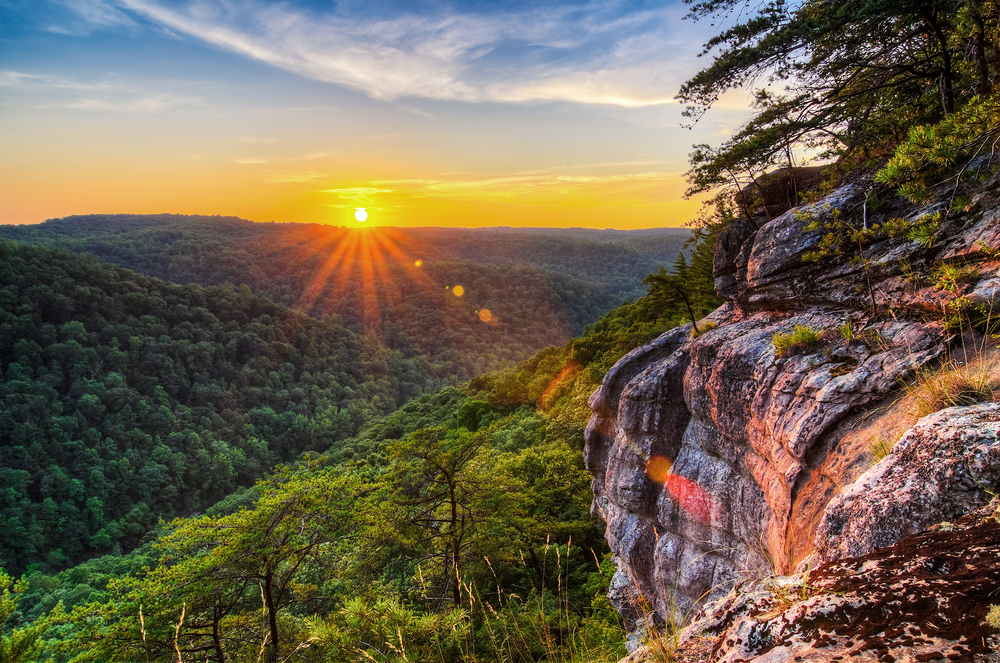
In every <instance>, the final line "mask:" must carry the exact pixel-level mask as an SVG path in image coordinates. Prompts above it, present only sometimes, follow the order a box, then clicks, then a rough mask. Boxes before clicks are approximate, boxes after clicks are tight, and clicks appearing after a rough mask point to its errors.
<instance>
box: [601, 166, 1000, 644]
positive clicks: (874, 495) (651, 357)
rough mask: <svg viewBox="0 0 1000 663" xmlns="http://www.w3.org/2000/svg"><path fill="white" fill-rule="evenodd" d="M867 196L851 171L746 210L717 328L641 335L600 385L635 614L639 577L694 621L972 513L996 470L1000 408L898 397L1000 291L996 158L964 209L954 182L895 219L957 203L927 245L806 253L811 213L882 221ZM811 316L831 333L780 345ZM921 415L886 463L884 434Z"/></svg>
mask: <svg viewBox="0 0 1000 663" xmlns="http://www.w3.org/2000/svg"><path fill="white" fill-rule="evenodd" d="M986 172H989V171H988V170H987V171H986ZM869 196H870V193H869V188H868V186H867V185H866V184H865V183H863V182H862V183H860V184H851V185H847V186H844V187H842V188H840V189H839V190H837V191H835V192H834V193H832V194H831V195H829V196H827V197H826V198H825V199H823V200H820V201H819V202H817V203H815V204H813V205H810V206H807V207H805V208H799V209H794V210H789V211H787V212H785V213H783V214H781V215H780V216H778V217H777V218H775V219H774V220H772V221H769V222H766V223H763V224H760V227H759V228H755V227H754V224H753V223H752V222H746V221H743V222H737V223H735V224H733V226H732V227H730V228H729V229H728V230H727V231H726V232H724V233H723V234H722V235H721V236H720V237H719V240H718V242H717V245H716V263H715V276H716V289H717V291H718V292H719V294H720V295H722V296H723V297H725V298H726V299H727V300H728V303H727V304H725V305H724V306H723V307H721V308H720V309H719V310H717V311H716V312H715V313H713V314H712V315H711V316H709V318H707V319H706V321H707V322H709V323H714V325H715V326H714V327H712V328H711V329H709V331H707V332H705V333H702V334H701V335H699V336H696V337H692V333H691V332H692V329H691V325H686V326H684V327H681V328H678V329H675V330H672V331H670V332H667V333H666V334H664V335H663V336H661V337H660V338H658V339H656V340H655V341H653V342H652V343H650V344H649V345H646V346H644V347H641V348H638V349H636V350H634V351H632V352H631V353H630V354H628V355H627V356H625V357H624V358H623V359H621V360H620V361H619V362H618V363H617V364H616V365H615V366H614V367H613V368H612V369H611V370H610V371H609V372H608V374H607V375H606V377H605V379H604V381H603V384H602V385H601V387H600V388H599V389H598V390H597V391H596V392H595V393H594V394H593V396H592V397H591V400H590V405H591V409H592V411H593V416H592V418H591V420H590V423H589V424H588V427H587V433H586V449H585V458H586V463H587V468H588V469H589V471H590V472H591V473H592V474H593V476H594V482H593V490H594V496H595V497H594V502H593V509H594V511H595V513H596V514H597V515H598V516H599V517H601V518H603V520H604V521H605V522H606V524H607V539H608V541H609V543H610V545H611V548H612V550H613V551H614V553H615V554H616V556H617V558H618V564H619V569H620V571H619V576H618V577H617V578H616V579H615V583H614V588H613V594H614V596H613V600H615V601H617V605H618V607H619V609H620V611H621V612H622V613H623V615H625V616H626V618H627V619H631V620H635V619H637V618H638V617H639V616H640V614H639V611H638V610H637V609H636V608H635V605H636V604H637V601H635V600H634V599H629V592H636V591H638V592H641V594H643V595H644V596H645V597H646V598H647V599H648V600H649V601H650V603H651V604H652V606H653V607H654V609H655V611H656V612H657V613H658V614H659V616H660V618H662V619H668V618H671V617H673V618H676V617H684V616H686V615H688V614H693V612H691V608H692V606H696V607H700V606H702V605H704V604H705V603H707V601H709V600H711V599H715V598H718V597H720V596H723V595H725V594H727V593H728V592H730V590H732V589H733V588H734V587H735V586H736V585H737V584H738V583H741V582H743V581H746V580H748V579H753V578H758V579H759V578H762V577H767V576H770V575H773V574H789V573H792V572H794V571H795V570H796V567H798V568H799V570H800V571H801V570H803V569H805V568H808V567H812V568H815V567H817V566H818V565H819V564H822V563H825V562H831V561H834V560H841V559H844V558H847V557H854V556H859V555H865V554H868V553H871V552H872V551H873V550H875V549H876V548H880V547H883V546H888V545H892V544H894V543H896V542H897V541H899V540H900V539H901V538H903V537H904V536H907V535H910V534H913V533H916V532H919V531H921V530H923V529H925V528H926V527H927V526H929V525H932V524H934V523H938V522H940V521H942V520H949V519H955V518H958V517H960V516H962V515H963V514H965V513H968V512H970V511H972V510H973V509H975V508H977V507H979V506H981V505H983V504H984V503H986V502H987V501H988V500H989V494H988V492H987V490H985V489H989V490H993V491H995V490H997V487H998V486H1000V442H998V434H997V429H998V422H1000V409H998V408H996V407H992V408H985V409H982V410H980V411H977V413H976V414H975V415H974V416H973V415H972V414H970V413H968V412H965V413H963V412H959V411H945V412H943V413H939V414H936V415H932V416H931V417H929V418H927V419H925V420H923V421H921V422H919V423H917V418H916V417H915V416H911V415H910V413H909V406H908V405H906V404H905V403H904V404H903V405H902V406H901V405H900V400H901V399H902V400H905V398H904V395H903V393H902V391H901V389H900V385H901V381H903V380H906V379H910V378H912V376H913V375H914V372H915V371H916V370H918V369H919V368H920V367H928V369H929V368H931V367H936V366H937V365H939V364H940V363H941V362H942V361H943V360H945V359H950V360H955V359H956V355H955V349H956V348H961V347H962V345H963V343H962V341H963V339H962V338H961V335H960V334H958V333H957V330H956V328H955V327H954V326H949V325H948V324H947V321H948V319H949V318H953V317H954V312H955V311H957V310H959V309H962V310H964V311H965V312H966V314H969V313H971V312H973V311H975V310H976V309H977V308H978V309H979V310H980V312H982V311H986V312H987V313H988V311H989V310H990V308H991V307H993V306H994V304H995V303H996V299H997V297H996V291H997V290H998V286H1000V276H998V275H1000V259H998V250H1000V174H997V173H993V174H991V175H990V176H989V177H988V178H986V181H985V182H983V183H981V184H979V185H978V186H977V187H976V188H975V189H974V190H973V191H972V195H971V201H970V202H969V204H968V205H967V206H965V208H964V209H957V208H956V209H950V208H949V204H950V200H948V199H945V198H944V197H943V196H942V200H941V201H939V202H937V203H935V204H932V205H925V206H923V207H916V206H909V207H906V206H902V205H901V206H900V207H898V208H897V209H894V210H891V211H889V212H885V213H883V214H882V217H879V218H888V217H889V216H900V217H903V218H904V219H909V220H910V221H911V222H912V221H914V220H918V219H925V218H932V217H930V216H928V215H930V214H933V213H935V212H939V211H942V210H947V213H945V214H942V215H941V216H940V217H937V218H938V219H944V221H943V223H941V224H940V225H939V226H935V227H934V234H933V237H932V238H931V241H930V242H923V243H921V242H919V241H913V240H911V239H909V238H908V237H907V235H906V234H905V233H904V234H902V235H900V236H898V237H895V238H887V239H884V240H882V241H879V242H877V243H874V244H869V245H867V246H864V247H863V248H862V249H859V250H858V251H857V252H855V254H854V255H853V256H851V255H848V254H846V253H845V255H841V256H833V257H828V258H825V259H822V260H819V261H813V262H810V261H809V260H806V259H805V258H804V256H807V254H808V253H809V252H811V251H815V250H816V249H817V247H819V246H820V243H821V240H822V235H823V233H822V232H821V231H819V230H815V231H809V230H807V226H809V224H810V223H811V222H814V221H816V220H817V219H819V220H820V221H822V220H823V219H829V218H830V217H831V215H834V214H836V215H839V218H840V219H846V220H848V221H850V222H851V223H853V224H854V225H855V226H861V225H862V224H865V223H874V221H873V219H874V218H876V217H875V215H874V214H873V212H872V210H871V207H870V199H869ZM835 210H836V212H835ZM928 243H929V244H930V246H926V244H928ZM851 258H853V260H852V259H851ZM945 268H950V271H948V269H945ZM921 272H922V273H923V277H921ZM931 274H933V276H930V275H931ZM949 275H950V277H949ZM922 278H923V280H922ZM947 278H951V280H950V281H949V280H947ZM873 298H874V300H875V304H876V305H877V312H875V313H873V312H872V306H871V300H872V299H873ZM998 310H1000V309H998ZM848 321H851V322H850V326H849V327H843V325H845V323H847V322H848ZM796 326H803V327H808V328H810V329H813V330H817V331H821V332H822V338H821V340H820V341H819V342H817V343H813V344H811V345H805V346H801V347H793V348H792V349H791V350H790V351H788V352H786V353H785V354H784V355H782V354H781V353H779V351H778V350H777V349H776V347H775V345H774V343H773V342H772V339H773V338H774V337H775V335H777V334H782V333H789V332H791V331H792V330H793V329H795V328H796ZM705 327H711V324H709V325H705ZM838 327H841V332H840V333H838V331H837V329H838ZM981 340H982V339H979V341H974V340H973V339H972V338H971V337H969V338H966V339H965V350H967V351H970V352H967V353H966V354H968V355H970V356H964V355H963V356H961V357H958V358H957V359H958V361H960V362H964V361H966V360H970V359H972V357H971V355H977V356H978V357H979V358H980V359H981V358H982V355H984V354H987V355H988V352H986V350H985V349H984V346H982V345H978V346H977V348H976V349H977V351H976V352H971V349H972V344H973V343H974V342H981ZM993 345H996V343H995V341H994V342H993ZM915 424H916V425H915ZM911 428H912V430H909V432H906V434H905V435H903V437H902V440H901V441H900V442H899V443H898V444H897V445H896V447H895V448H894V449H893V451H892V453H890V454H889V455H888V456H887V457H886V458H885V459H884V460H882V461H881V462H878V463H875V459H874V458H873V457H872V455H871V454H870V453H869V452H868V451H867V449H868V447H869V446H870V444H871V443H872V441H873V440H875V439H876V438H878V437H885V438H886V439H888V440H890V441H891V440H894V439H895V438H897V437H898V436H899V435H900V434H901V433H904V432H905V431H907V430H908V429H911ZM997 602H1000V599H998V600H997ZM727 660H729V659H727ZM733 660H736V659H733Z"/></svg>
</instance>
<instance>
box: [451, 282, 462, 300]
mask: <svg viewBox="0 0 1000 663" xmlns="http://www.w3.org/2000/svg"><path fill="white" fill-rule="evenodd" d="M451 291H452V292H453V293H454V294H455V296H456V297H461V296H462V295H464V294H465V288H463V287H462V286H460V285H456V286H455V287H454V288H452V289H451Z"/></svg>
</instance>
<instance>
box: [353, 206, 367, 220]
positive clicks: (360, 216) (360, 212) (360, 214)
mask: <svg viewBox="0 0 1000 663" xmlns="http://www.w3.org/2000/svg"><path fill="white" fill-rule="evenodd" d="M354 218H355V219H357V220H358V221H360V222H362V223H364V222H365V221H366V220H367V219H368V212H366V211H365V208H364V207H359V208H357V211H356V212H355V213H354Z"/></svg>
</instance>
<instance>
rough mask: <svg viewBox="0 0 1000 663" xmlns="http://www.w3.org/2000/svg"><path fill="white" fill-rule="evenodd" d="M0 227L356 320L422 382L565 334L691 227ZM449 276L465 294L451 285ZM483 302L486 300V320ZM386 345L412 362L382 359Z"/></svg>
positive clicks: (198, 219)
mask: <svg viewBox="0 0 1000 663" xmlns="http://www.w3.org/2000/svg"><path fill="white" fill-rule="evenodd" d="M0 235H2V236H5V237H9V238H13V239H17V240H19V241H22V242H32V243H39V244H45V245H48V246H54V247H59V248H65V249H70V250H73V251H77V252H88V253H91V254H92V255H94V256H96V257H98V258H99V259H101V260H106V261H109V262H112V263H114V264H117V265H119V266H121V267H126V268H129V269H133V270H135V271H137V272H140V273H142V274H146V275H148V276H155V277H158V278H162V279H166V280H169V281H174V282H177V283H198V284H200V285H203V286H210V285H223V284H225V283H232V284H234V286H235V287H236V288H240V287H242V286H246V287H248V288H249V289H250V291H251V292H253V293H254V294H257V295H260V296H263V297H267V298H268V299H270V300H272V301H274V302H278V303H280V304H283V305H285V306H287V307H289V308H296V309H298V310H301V311H303V312H305V313H307V314H309V315H312V316H314V317H316V318H320V319H322V318H323V317H324V316H338V317H339V319H340V320H341V321H342V322H343V324H344V326H345V327H347V328H348V329H350V330H351V331H353V332H355V333H358V334H366V335H367V334H371V335H372V339H371V340H370V346H371V347H370V350H369V352H370V354H371V357H370V359H369V360H368V365H366V366H365V369H366V370H367V371H368V372H369V373H371V374H372V378H373V379H375V380H377V381H378V382H380V383H389V382H393V381H394V378H396V379H398V380H399V381H401V382H403V383H405V384H408V385H415V386H418V387H420V389H419V390H418V393H419V392H423V391H429V390H432V389H434V388H436V387H438V386H440V385H441V384H453V385H455V384H458V383H460V382H463V381H465V380H469V379H470V378H472V377H474V376H476V375H479V374H481V373H484V372H487V371H492V370H497V369H501V368H504V367H507V366H509V365H511V364H512V363H514V362H517V361H521V360H523V359H525V358H527V357H529V356H530V355H531V354H532V353H534V352H537V351H538V350H540V349H542V348H545V347H547V346H549V345H562V344H563V343H565V342H566V341H567V340H569V339H570V337H571V336H572V335H573V334H578V333H580V332H582V331H583V329H584V327H585V326H586V325H587V324H589V323H591V322H593V321H594V320H596V319H597V318H598V317H600V316H601V315H602V314H604V313H605V312H606V311H607V310H608V309H610V308H612V307H613V306H615V305H617V304H618V303H620V302H621V301H622V299H623V298H625V297H636V296H638V295H639V294H641V292H642V288H641V285H640V282H641V281H642V278H643V277H644V276H645V275H646V274H648V273H649V272H650V271H651V270H655V269H656V267H657V266H658V265H659V264H661V263H662V262H669V261H670V260H673V259H674V258H675V257H676V256H677V254H678V252H679V251H680V249H681V247H682V246H683V244H684V242H685V240H686V239H687V238H688V237H689V236H690V233H689V231H686V230H678V229H659V230H647V231H634V232H624V231H617V232H616V231H587V230H582V229H567V230H561V231H554V230H551V229H550V230H538V231H535V230H531V229H465V228H448V229H441V228H418V229H388V228H385V229H365V230H349V229H345V228H336V227H331V226H321V225H307V224H298V223H290V224H274V223H252V222H250V221H245V220H242V219H238V218H235V217H203V216H180V215H128V214H122V215H90V216H74V217H67V218H65V219H50V220H48V221H46V222H45V223H42V224H39V225H37V226H13V227H5V228H0ZM418 259H419V260H421V261H422V265H421V266H420V267H419V268H418V267H416V266H415V261H416V260H418ZM456 284H460V285H462V286H463V288H464V290H465V294H464V295H463V296H462V297H456V296H454V295H453V294H452V293H453V290H451V289H450V286H453V285H456ZM482 309H487V310H489V311H490V312H491V317H490V319H489V321H488V322H484V321H483V320H482V319H481V318H480V316H479V313H480V311H481V310H482ZM385 352H388V353H389V355H390V357H391V355H395V354H397V353H399V354H400V355H402V357H403V358H405V359H406V360H407V361H408V364H409V365H408V366H406V369H405V370H401V367H398V366H389V367H387V366H386V361H385V359H384V358H383V355H384V353H385ZM412 395H414V394H412V393H411V394H410V396H412ZM404 400H405V399H404ZM402 402H403V401H399V402H397V405H399V404H401V403H402Z"/></svg>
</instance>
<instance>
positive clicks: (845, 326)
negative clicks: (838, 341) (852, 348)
mask: <svg viewBox="0 0 1000 663" xmlns="http://www.w3.org/2000/svg"><path fill="white" fill-rule="evenodd" d="M837 332H838V333H839V334H840V335H841V336H842V337H843V339H844V340H845V341H847V342H848V343H853V342H854V339H856V338H857V336H858V330H857V327H855V326H854V320H852V319H851V318H848V319H847V320H844V322H843V323H842V324H840V325H839V326H838V327H837Z"/></svg>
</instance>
